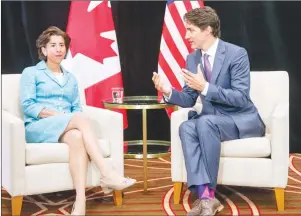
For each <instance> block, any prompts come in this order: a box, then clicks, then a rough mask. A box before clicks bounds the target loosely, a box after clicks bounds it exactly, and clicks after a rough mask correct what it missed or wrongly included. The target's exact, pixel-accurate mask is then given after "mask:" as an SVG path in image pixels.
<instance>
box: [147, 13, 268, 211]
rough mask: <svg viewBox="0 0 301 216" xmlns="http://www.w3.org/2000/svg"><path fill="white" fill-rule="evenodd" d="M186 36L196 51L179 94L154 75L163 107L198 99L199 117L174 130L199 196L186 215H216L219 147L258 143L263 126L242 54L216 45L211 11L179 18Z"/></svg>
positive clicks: (189, 178)
mask: <svg viewBox="0 0 301 216" xmlns="http://www.w3.org/2000/svg"><path fill="white" fill-rule="evenodd" d="M184 21H185V27H186V36H185V38H186V39H187V40H188V41H189V42H190V44H191V47H192V48H193V49H195V51H194V52H192V53H191V54H189V55H188V56H187V59H186V69H182V71H183V77H184V81H185V86H184V87H183V90H182V91H177V90H175V89H173V88H171V87H168V86H167V85H166V84H165V83H164V81H163V80H162V78H161V77H160V75H159V74H157V73H155V72H154V74H153V78H152V79H153V82H154V84H155V87H156V89H157V90H158V91H161V92H163V94H164V98H165V101H166V102H167V103H171V104H176V105H178V106H180V107H192V106H194V105H195V103H196V100H197V98H198V97H199V96H200V97H201V100H202V104H203V108H202V112H201V113H200V114H197V113H190V114H189V116H190V118H189V120H187V121H185V122H183V123H182V124H181V126H180V128H179V135H180V139H181V142H182V148H183V153H184V158H185V164H186V170H187V184H188V188H189V189H191V190H192V189H194V191H196V193H197V195H198V199H197V201H196V202H195V203H194V204H193V208H192V210H191V211H190V212H189V213H188V215H215V214H216V213H217V212H219V211H221V210H222V209H223V205H222V204H221V203H220V202H219V201H218V200H217V199H216V198H215V195H214V192H215V189H216V184H217V175H218V169H219V159H220V150H221V141H226V140H233V139H240V138H248V137H258V136H263V135H264V133H265V125H264V123H263V121H262V119H261V117H260V116H259V114H258V111H257V108H256V107H255V106H254V104H253V102H252V101H251V99H250V95H249V92H250V64H249V59H248V54H247V51H246V50H245V49H244V48H242V47H239V46H236V45H234V44H230V43H227V42H224V41H222V40H221V39H220V21H219V17H218V15H217V14H216V12H215V10H214V9H212V8H210V7H203V8H197V9H193V10H191V11H189V12H188V13H186V14H185V16H184Z"/></svg>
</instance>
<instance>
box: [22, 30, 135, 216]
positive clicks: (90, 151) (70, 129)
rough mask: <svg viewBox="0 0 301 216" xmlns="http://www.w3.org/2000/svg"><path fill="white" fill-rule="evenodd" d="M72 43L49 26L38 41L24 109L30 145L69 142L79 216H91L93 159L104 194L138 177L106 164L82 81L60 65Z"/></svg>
mask: <svg viewBox="0 0 301 216" xmlns="http://www.w3.org/2000/svg"><path fill="white" fill-rule="evenodd" d="M69 44H70V38H69V36H68V35H67V34H66V33H65V32H63V31H62V30H60V29H59V28H57V27H49V28H48V29H46V30H45V31H44V32H43V33H42V34H41V35H40V36H39V38H38V39H37V41H36V45H37V49H38V54H39V58H40V59H41V61H40V62H39V63H38V64H37V65H36V66H32V67H27V68H25V69H24V71H23V72H22V76H21V88H20V89H21V90H20V91H21V92H20V95H21V98H20V99H21V105H22V110H23V112H24V123H25V133H26V141H27V143H41V145H42V144H43V143H57V142H64V143H66V144H68V146H69V148H70V151H69V163H70V172H71V176H72V179H73V183H74V187H75V189H76V201H75V204H74V208H73V210H72V214H73V215H84V214H85V210H86V208H85V203H86V198H85V185H86V175H87V165H88V156H90V158H91V159H92V161H93V162H94V163H95V164H96V166H97V167H98V169H99V171H100V173H101V176H102V178H101V186H102V188H103V190H104V191H106V192H110V191H112V190H113V189H116V190H123V189H125V188H127V187H129V186H131V185H133V184H135V182H136V180H135V179H130V178H124V177H122V176H120V175H118V174H117V173H116V172H115V171H113V170H112V168H109V167H107V166H106V165H105V162H104V159H103V156H102V155H101V153H100V151H99V149H98V146H97V139H96V136H95V135H94V134H93V130H92V128H91V126H90V123H89V121H88V119H87V118H86V117H85V116H84V114H83V113H82V108H81V106H80V99H79V91H78V84H77V80H76V78H75V77H74V75H72V74H71V73H69V72H68V71H66V70H64V69H63V68H62V67H61V66H60V64H61V62H62V60H63V59H64V58H65V56H66V50H68V48H69Z"/></svg>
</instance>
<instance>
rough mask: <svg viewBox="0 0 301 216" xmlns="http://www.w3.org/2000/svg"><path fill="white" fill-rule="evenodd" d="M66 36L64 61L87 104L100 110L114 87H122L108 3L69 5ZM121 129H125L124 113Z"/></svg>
mask: <svg viewBox="0 0 301 216" xmlns="http://www.w3.org/2000/svg"><path fill="white" fill-rule="evenodd" d="M67 33H68V35H69V36H70V37H71V44H70V50H69V53H68V56H67V59H69V60H70V59H72V68H73V69H72V70H73V71H72V72H73V73H74V74H75V75H76V77H77V79H78V80H79V81H80V84H81V87H83V88H84V89H85V97H86V103H87V105H89V106H94V107H100V108H103V103H102V101H103V100H104V99H110V98H112V92H111V89H112V88H113V87H123V82H122V74H121V68H120V60H119V53H118V45H117V39H116V32H115V27H114V22H113V17H112V10H111V4H110V2H109V1H90V2H89V1H72V2H71V6H70V12H69V19H68V25H67ZM115 111H117V112H121V113H122V114H123V120H124V121H123V125H124V128H126V127H127V115H126V111H125V110H115Z"/></svg>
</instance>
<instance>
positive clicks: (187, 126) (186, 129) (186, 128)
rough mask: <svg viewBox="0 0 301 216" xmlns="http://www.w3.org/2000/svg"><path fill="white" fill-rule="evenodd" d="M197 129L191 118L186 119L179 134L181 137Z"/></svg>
mask: <svg viewBox="0 0 301 216" xmlns="http://www.w3.org/2000/svg"><path fill="white" fill-rule="evenodd" d="M194 130H195V125H194V123H193V122H192V121H191V120H187V121H184V122H183V123H181V125H180V127H179V135H180V137H181V136H183V135H185V134H190V133H192V132H194Z"/></svg>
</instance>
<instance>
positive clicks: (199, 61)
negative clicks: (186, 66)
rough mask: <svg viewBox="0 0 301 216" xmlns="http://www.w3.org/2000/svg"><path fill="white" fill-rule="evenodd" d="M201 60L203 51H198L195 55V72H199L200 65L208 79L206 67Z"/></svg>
mask: <svg viewBox="0 0 301 216" xmlns="http://www.w3.org/2000/svg"><path fill="white" fill-rule="evenodd" d="M201 58H202V52H201V50H199V49H198V50H197V51H196V53H195V59H194V60H195V70H196V71H195V72H196V73H197V72H198V65H199V64H200V66H201V71H202V73H203V76H204V77H206V76H205V73H204V66H203V63H202V61H201Z"/></svg>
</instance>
